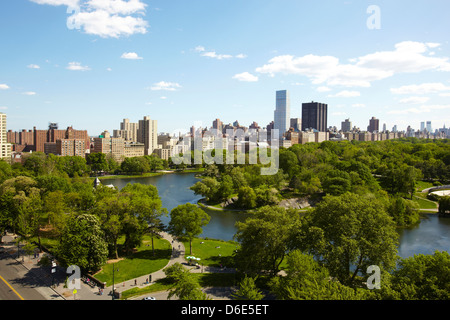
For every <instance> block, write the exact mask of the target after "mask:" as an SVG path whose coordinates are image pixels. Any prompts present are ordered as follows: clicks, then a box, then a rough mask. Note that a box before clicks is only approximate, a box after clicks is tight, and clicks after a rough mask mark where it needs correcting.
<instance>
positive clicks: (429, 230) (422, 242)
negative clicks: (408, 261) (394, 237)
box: [398, 214, 450, 258]
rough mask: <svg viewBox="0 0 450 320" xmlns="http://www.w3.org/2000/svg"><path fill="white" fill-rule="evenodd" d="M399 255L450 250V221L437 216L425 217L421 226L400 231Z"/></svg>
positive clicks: (408, 255)
mask: <svg viewBox="0 0 450 320" xmlns="http://www.w3.org/2000/svg"><path fill="white" fill-rule="evenodd" d="M399 235H400V238H399V241H400V245H399V248H398V255H399V256H400V257H402V258H407V257H412V256H414V254H433V253H434V252H435V251H436V250H438V251H447V252H449V250H450V219H449V218H442V217H439V216H438V215H437V214H426V215H423V219H421V222H420V224H419V225H417V226H415V227H412V228H408V229H402V230H400V231H399Z"/></svg>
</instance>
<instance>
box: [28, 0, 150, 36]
mask: <svg viewBox="0 0 450 320" xmlns="http://www.w3.org/2000/svg"><path fill="white" fill-rule="evenodd" d="M31 1H33V2H35V3H38V4H44V5H45V4H46V5H53V6H59V5H65V6H67V7H68V9H67V13H69V14H72V15H71V16H69V17H68V18H67V27H69V28H70V29H83V30H84V32H85V33H87V34H92V35H97V36H100V37H102V38H119V37H121V36H130V35H133V34H145V33H147V28H148V22H147V21H145V20H144V19H143V18H142V16H144V15H145V8H146V6H147V5H146V4H145V3H144V2H142V1H141V0H128V1H124V0H31Z"/></svg>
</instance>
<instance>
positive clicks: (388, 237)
mask: <svg viewBox="0 0 450 320" xmlns="http://www.w3.org/2000/svg"><path fill="white" fill-rule="evenodd" d="M303 230H306V232H302V233H300V234H299V240H300V242H299V248H303V250H304V251H306V252H310V253H313V254H314V256H315V257H316V259H318V261H320V262H321V263H323V264H324V265H325V266H326V267H327V268H328V270H329V271H330V274H331V275H332V276H333V277H337V278H338V279H339V280H340V281H341V283H343V284H346V285H353V284H354V281H355V279H356V276H357V275H358V273H359V272H365V270H366V269H367V267H368V266H370V265H378V266H379V267H380V268H382V269H384V270H390V269H392V268H393V267H394V266H395V259H396V254H397V244H398V234H397V232H396V231H395V223H394V221H393V220H392V218H391V217H390V216H389V215H388V213H387V212H386V211H385V209H384V202H383V201H382V200H379V199H377V198H375V197H374V196H373V195H370V194H368V195H364V196H361V195H357V194H351V193H345V194H343V195H341V196H326V197H325V198H324V199H323V200H322V201H321V202H320V203H319V204H318V205H317V207H316V208H315V209H314V210H312V211H310V213H309V214H308V215H307V216H306V221H305V224H304V229H303Z"/></svg>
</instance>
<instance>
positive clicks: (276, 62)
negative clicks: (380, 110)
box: [256, 54, 392, 87]
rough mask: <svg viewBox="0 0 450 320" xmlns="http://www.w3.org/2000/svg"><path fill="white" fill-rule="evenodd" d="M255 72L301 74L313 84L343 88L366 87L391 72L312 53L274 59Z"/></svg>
mask: <svg viewBox="0 0 450 320" xmlns="http://www.w3.org/2000/svg"><path fill="white" fill-rule="evenodd" d="M256 72H258V73H263V74H269V75H270V76H274V75H275V74H277V73H281V74H286V75H289V74H294V75H302V76H306V77H308V78H310V79H311V81H312V83H313V84H327V85H329V86H337V85H340V86H345V87H370V83H371V82H372V81H375V80H381V79H384V78H388V77H390V76H392V73H390V72H386V71H383V70H377V69H370V68H364V67H360V66H356V65H351V64H346V65H343V64H340V63H339V59H338V58H336V57H332V56H317V55H312V54H309V55H306V56H303V57H294V56H292V55H283V56H278V57H275V58H272V59H271V60H269V63H268V64H266V65H264V66H262V67H259V68H257V69H256Z"/></svg>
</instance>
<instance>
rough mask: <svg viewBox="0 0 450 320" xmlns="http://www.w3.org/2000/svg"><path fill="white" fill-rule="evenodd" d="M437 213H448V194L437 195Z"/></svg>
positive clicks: (449, 206) (449, 209)
mask: <svg viewBox="0 0 450 320" xmlns="http://www.w3.org/2000/svg"><path fill="white" fill-rule="evenodd" d="M439 214H442V215H447V216H448V215H450V196H445V197H439Z"/></svg>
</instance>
